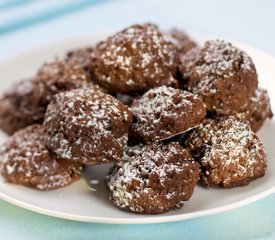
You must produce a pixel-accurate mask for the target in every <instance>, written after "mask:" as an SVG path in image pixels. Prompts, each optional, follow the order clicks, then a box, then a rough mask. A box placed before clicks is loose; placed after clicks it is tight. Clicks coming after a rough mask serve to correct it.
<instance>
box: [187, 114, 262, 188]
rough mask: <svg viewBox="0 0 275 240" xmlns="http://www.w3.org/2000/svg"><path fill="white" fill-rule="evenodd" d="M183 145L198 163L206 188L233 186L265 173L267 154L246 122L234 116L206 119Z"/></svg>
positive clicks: (245, 182)
mask: <svg viewBox="0 0 275 240" xmlns="http://www.w3.org/2000/svg"><path fill="white" fill-rule="evenodd" d="M185 145H186V147H187V150H189V151H190V152H191V154H192V156H193V157H194V159H195V160H196V161H198V162H199V163H200V164H201V180H202V182H203V183H204V184H205V185H206V186H207V187H224V188H229V187H235V186H242V185H246V184H248V183H249V182H250V181H252V180H254V179H257V178H259V177H262V176H264V174H265V170H266V167H267V156H266V153H265V150H264V147H263V145H262V143H261V142H260V140H259V139H258V137H257V136H256V135H255V133H254V132H252V130H251V128H250V126H249V124H248V123H247V122H243V121H239V120H238V119H236V118H235V117H232V116H231V117H228V118H226V117H224V118H220V119H212V120H211V119H206V120H205V121H204V123H203V124H201V125H200V126H199V127H198V128H196V129H194V131H193V132H192V133H191V134H190V136H189V137H188V138H187V139H186V141H185Z"/></svg>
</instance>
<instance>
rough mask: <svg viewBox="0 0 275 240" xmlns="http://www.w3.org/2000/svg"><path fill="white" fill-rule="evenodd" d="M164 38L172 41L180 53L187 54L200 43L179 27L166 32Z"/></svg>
mask: <svg viewBox="0 0 275 240" xmlns="http://www.w3.org/2000/svg"><path fill="white" fill-rule="evenodd" d="M163 35H164V38H165V39H166V41H169V42H172V43H173V44H174V45H175V46H176V47H177V50H178V52H179V54H180V55H182V54H183V55H184V54H186V53H187V52H188V51H190V50H191V49H193V48H195V47H197V46H198V44H197V43H196V42H195V41H194V40H193V39H192V38H190V37H189V36H188V34H187V33H186V32H184V31H182V30H179V29H177V28H172V29H171V30H169V31H167V32H164V34H163Z"/></svg>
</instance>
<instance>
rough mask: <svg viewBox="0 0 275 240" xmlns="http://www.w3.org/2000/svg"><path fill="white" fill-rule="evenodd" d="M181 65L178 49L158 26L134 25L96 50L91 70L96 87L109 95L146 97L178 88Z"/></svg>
mask: <svg viewBox="0 0 275 240" xmlns="http://www.w3.org/2000/svg"><path fill="white" fill-rule="evenodd" d="M178 61H179V56H178V52H177V50H176V47H175V46H174V45H173V44H172V43H171V42H167V41H166V40H165V39H164V37H163V35H162V34H161V33H160V31H159V30H158V28H157V27H156V26H155V25H152V24H144V25H133V26H130V27H128V28H126V29H124V30H123V31H121V32H118V33H116V34H115V35H113V36H111V37H109V38H107V40H106V41H103V42H100V43H99V44H98V45H97V46H96V47H95V49H94V61H93V63H92V69H93V73H94V77H95V80H96V81H97V83H98V84H99V85H100V86H102V87H104V88H106V89H107V90H109V91H110V92H119V93H125V94H127V93H128V94H129V93H143V92H145V91H146V90H148V89H150V88H152V87H156V86H161V85H168V86H177V85H178V82H177V81H176V80H175V79H174V77H175V76H176V73H177V68H178Z"/></svg>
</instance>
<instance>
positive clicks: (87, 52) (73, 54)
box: [65, 47, 93, 75]
mask: <svg viewBox="0 0 275 240" xmlns="http://www.w3.org/2000/svg"><path fill="white" fill-rule="evenodd" d="M92 54H93V48H92V47H86V48H79V49H76V50H73V51H70V52H68V53H67V56H66V58H65V61H66V62H67V63H68V64H72V65H78V66H79V67H80V68H82V69H84V71H85V72H86V73H87V74H88V75H89V74H90V65H91V62H92Z"/></svg>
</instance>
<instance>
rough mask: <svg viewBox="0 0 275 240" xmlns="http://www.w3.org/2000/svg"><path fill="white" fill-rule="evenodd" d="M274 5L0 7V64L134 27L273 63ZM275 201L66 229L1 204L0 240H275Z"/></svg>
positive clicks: (12, 2)
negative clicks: (223, 43)
mask: <svg viewBox="0 0 275 240" xmlns="http://www.w3.org/2000/svg"><path fill="white" fill-rule="evenodd" d="M274 9H275V1H272V0H262V1H248V0H243V1H237V0H232V1H226V0H208V1H203V0H192V1H190V0H189V1H187V0H182V1H180V0H178V1H176V0H168V1H164V0H150V1H148V0H117V1H115V0H114V1H108V0H103V1H100V0H47V1H34V0H0V60H2V59H5V58H7V57H10V56H11V55H14V54H17V53H19V52H24V51H28V50H29V49H32V48H34V47H39V46H42V45H44V44H47V43H49V42H52V41H58V40H61V39H64V38H71V37H76V36H81V35H87V34H90V33H96V32H108V31H114V30H119V29H121V28H123V27H125V26H128V25H130V24H132V23H137V22H154V23H157V24H158V25H160V26H161V27H162V28H169V27H172V26H177V27H180V28H183V29H185V30H186V31H188V32H190V33H202V34H208V35H210V36H211V35H212V36H215V37H219V38H225V39H232V40H235V41H239V42H243V43H245V44H248V45H251V46H254V47H256V48H259V49H262V50H264V51H266V52H268V53H270V54H273V55H275V44H274V43H275V31H274V26H275V14H274ZM274 202H275V195H274V194H273V195H271V196H269V197H267V198H265V199H262V200H260V201H258V202H256V203H253V204H250V205H248V206H245V207H242V208H238V209H235V210H233V211H230V212H225V213H221V214H217V215H213V216H208V217H203V218H198V219H193V220H188V221H182V222H175V223H163V224H149V225H104V224H93V223H81V222H74V221H67V220H63V219H57V218H53V217H48V216H44V215H41V214H38V213H34V212H31V211H28V210H25V209H22V208H19V207H16V206H13V205H11V204H9V203H6V202H4V201H1V200H0V236H1V237H0V238H1V239H21V240H23V239H28V240H31V239H140V238H143V239H151V240H154V239H167V238H169V239H179V238H184V239H205V240H207V239H230V240H231V239H265V240H266V239H275V227H274V226H275V218H274V216H275V208H274V207H273V205H274Z"/></svg>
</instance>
